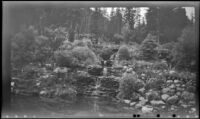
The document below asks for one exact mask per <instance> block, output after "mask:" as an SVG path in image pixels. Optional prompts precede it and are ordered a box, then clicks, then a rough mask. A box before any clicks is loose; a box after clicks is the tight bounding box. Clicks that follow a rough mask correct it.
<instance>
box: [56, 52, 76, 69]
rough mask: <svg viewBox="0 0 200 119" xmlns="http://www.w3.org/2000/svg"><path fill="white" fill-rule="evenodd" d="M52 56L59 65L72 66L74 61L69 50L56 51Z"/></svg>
mask: <svg viewBox="0 0 200 119" xmlns="http://www.w3.org/2000/svg"><path fill="white" fill-rule="evenodd" d="M54 57H55V60H56V64H57V65H58V66H60V67H72V66H74V64H75V63H76V59H75V58H74V57H73V53H72V52H71V51H69V50H63V51H56V52H55V53H54Z"/></svg>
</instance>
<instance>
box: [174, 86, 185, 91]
mask: <svg viewBox="0 0 200 119" xmlns="http://www.w3.org/2000/svg"><path fill="white" fill-rule="evenodd" d="M176 90H177V91H183V90H184V89H183V88H179V87H177V88H176Z"/></svg>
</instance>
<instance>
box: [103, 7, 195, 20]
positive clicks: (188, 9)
mask: <svg viewBox="0 0 200 119" xmlns="http://www.w3.org/2000/svg"><path fill="white" fill-rule="evenodd" d="M140 8H141V11H140V15H141V17H142V18H141V20H142V19H143V18H144V17H145V14H146V12H147V10H148V7H140ZM183 8H185V10H186V15H187V17H188V18H189V19H191V18H192V16H191V14H193V15H195V13H194V12H195V10H194V7H183ZM104 9H105V10H106V11H107V15H108V16H110V13H111V10H112V8H111V7H110V8H109V7H107V8H104Z"/></svg>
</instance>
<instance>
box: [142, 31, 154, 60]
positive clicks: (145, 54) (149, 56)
mask: <svg viewBox="0 0 200 119" xmlns="http://www.w3.org/2000/svg"><path fill="white" fill-rule="evenodd" d="M157 46H158V45H157V43H156V36H153V35H151V34H148V35H147V37H146V38H145V40H144V41H143V42H142V45H141V48H140V50H141V57H142V59H144V60H155V59H156V56H157V51H156V47H157Z"/></svg>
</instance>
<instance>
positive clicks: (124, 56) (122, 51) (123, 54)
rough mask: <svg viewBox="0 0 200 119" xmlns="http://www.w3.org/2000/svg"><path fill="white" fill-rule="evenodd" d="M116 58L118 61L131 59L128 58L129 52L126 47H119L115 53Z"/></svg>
mask: <svg viewBox="0 0 200 119" xmlns="http://www.w3.org/2000/svg"><path fill="white" fill-rule="evenodd" d="M116 58H117V60H118V61H121V60H129V59H130V58H131V57H130V52H129V50H128V47H127V46H125V45H123V46H121V47H120V48H119V50H118V52H117V57H116Z"/></svg>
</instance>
